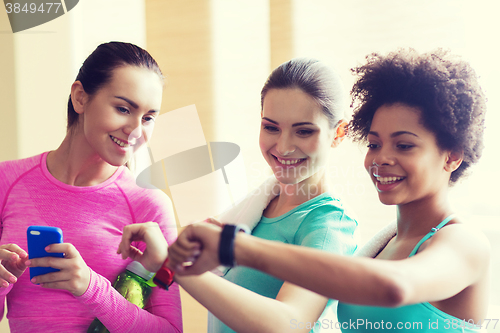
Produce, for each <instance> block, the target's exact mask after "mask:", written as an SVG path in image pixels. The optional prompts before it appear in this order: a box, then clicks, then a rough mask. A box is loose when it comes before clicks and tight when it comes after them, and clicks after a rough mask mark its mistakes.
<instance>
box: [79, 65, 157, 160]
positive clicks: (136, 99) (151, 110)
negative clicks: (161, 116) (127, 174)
mask: <svg viewBox="0 0 500 333" xmlns="http://www.w3.org/2000/svg"><path fill="white" fill-rule="evenodd" d="M162 90H163V87H162V83H161V81H160V79H159V77H158V75H157V74H156V73H154V72H153V71H151V70H148V69H144V68H139V67H135V66H123V67H118V68H116V69H115V70H113V75H112V78H111V80H110V82H108V83H107V84H106V85H105V86H103V87H102V88H101V89H99V90H98V91H97V92H96V93H95V94H94V95H92V96H89V95H87V94H85V92H83V93H82V101H83V103H82V107H81V108H78V109H77V108H75V111H76V112H78V113H80V118H83V119H80V120H83V134H84V137H85V140H86V142H87V144H88V147H89V148H90V149H91V150H93V152H94V153H96V154H97V155H98V156H99V157H100V158H102V159H103V160H104V161H106V162H107V163H109V164H111V165H113V166H120V165H124V164H125V163H126V162H127V161H128V160H129V159H130V157H131V156H132V154H133V153H134V152H135V151H136V150H137V149H138V148H139V147H141V146H142V145H143V144H144V143H145V142H147V141H148V139H149V137H150V136H151V134H152V131H153V127H154V120H155V117H156V116H157V115H158V113H159V111H160V107H161V100H162Z"/></svg>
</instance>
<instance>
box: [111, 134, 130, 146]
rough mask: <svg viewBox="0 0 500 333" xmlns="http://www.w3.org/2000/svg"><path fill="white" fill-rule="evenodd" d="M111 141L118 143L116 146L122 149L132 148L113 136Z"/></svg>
mask: <svg viewBox="0 0 500 333" xmlns="http://www.w3.org/2000/svg"><path fill="white" fill-rule="evenodd" d="M111 140H113V141H114V142H116V144H118V145H119V146H120V147H130V144H128V143H125V142H123V141H121V140H119V139H117V138H115V137H114V136H111Z"/></svg>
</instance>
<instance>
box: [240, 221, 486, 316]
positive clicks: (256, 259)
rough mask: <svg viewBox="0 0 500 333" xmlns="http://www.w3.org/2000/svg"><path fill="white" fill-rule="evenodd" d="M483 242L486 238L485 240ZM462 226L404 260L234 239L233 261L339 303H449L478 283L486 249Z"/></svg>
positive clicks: (447, 230)
mask: <svg viewBox="0 0 500 333" xmlns="http://www.w3.org/2000/svg"><path fill="white" fill-rule="evenodd" d="M483 237H484V236H483ZM483 237H481V236H480V235H473V234H471V233H470V232H468V231H467V229H466V228H465V227H464V226H462V225H453V226H448V227H447V228H443V229H442V230H441V231H440V232H439V233H438V234H436V235H435V236H434V237H433V239H431V241H430V243H429V245H428V246H427V248H426V249H425V250H424V251H422V252H420V253H419V254H417V255H415V256H414V257H411V258H408V259H403V260H375V259H370V258H357V257H344V256H340V255H335V254H331V253H323V252H319V251H317V250H314V249H305V248H298V247H296V246H293V245H285V244H276V243H273V242H267V241H263V240H260V239H255V238H253V237H249V236H248V235H243V234H242V235H238V236H237V237H236V240H235V256H236V260H237V261H238V262H239V263H240V264H242V265H245V266H249V267H253V268H255V269H258V270H261V271H264V272H266V273H268V274H271V275H273V276H276V277H278V278H282V279H286V280H287V281H290V282H293V283H295V284H297V285H300V286H303V287H304V288H307V289H310V290H313V291H315V292H317V293H319V294H322V295H325V296H327V297H330V298H335V299H338V300H340V301H344V302H349V303H358V304H365V305H379V306H400V305H404V304H412V303H420V302H432V301H437V300H443V299H447V298H450V297H452V296H454V295H456V294H457V293H459V292H460V291H462V290H463V289H465V288H466V287H468V286H470V285H473V284H474V283H476V282H477V281H478V280H479V279H480V278H481V276H483V275H484V273H485V271H486V270H487V267H488V262H489V246H488V245H487V242H485V241H484V238H483Z"/></svg>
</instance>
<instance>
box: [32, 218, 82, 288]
mask: <svg viewBox="0 0 500 333" xmlns="http://www.w3.org/2000/svg"><path fill="white" fill-rule="evenodd" d="M27 236H28V252H29V257H30V260H29V261H28V262H27V263H26V265H27V266H29V267H30V278H31V282H33V283H35V284H40V285H41V286H42V287H44V288H52V289H63V290H67V291H69V292H71V293H72V294H73V295H75V296H81V295H83V293H84V292H85V291H86V290H87V288H88V286H89V283H90V269H89V268H88V266H87V264H86V263H85V261H84V260H83V258H82V256H81V255H80V253H79V252H78V250H77V249H76V248H75V247H74V246H73V245H72V244H70V243H63V242H62V239H63V237H62V230H61V229H59V228H55V227H47V226H31V227H29V228H28V230H27Z"/></svg>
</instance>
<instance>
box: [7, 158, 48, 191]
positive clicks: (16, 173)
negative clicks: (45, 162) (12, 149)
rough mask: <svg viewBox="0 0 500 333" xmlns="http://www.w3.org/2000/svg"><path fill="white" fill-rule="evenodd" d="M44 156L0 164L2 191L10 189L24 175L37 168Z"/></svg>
mask: <svg viewBox="0 0 500 333" xmlns="http://www.w3.org/2000/svg"><path fill="white" fill-rule="evenodd" d="M44 154H46V153H44ZM44 154H39V155H36V156H32V157H28V158H23V159H19V160H10V161H3V162H0V187H1V188H2V189H5V188H8V187H10V186H11V185H12V184H13V183H14V182H16V181H17V180H18V179H19V178H20V177H22V176H23V175H24V174H26V173H27V172H29V171H30V170H32V169H34V168H35V167H37V166H39V165H40V163H41V160H42V157H43V155H44Z"/></svg>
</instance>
